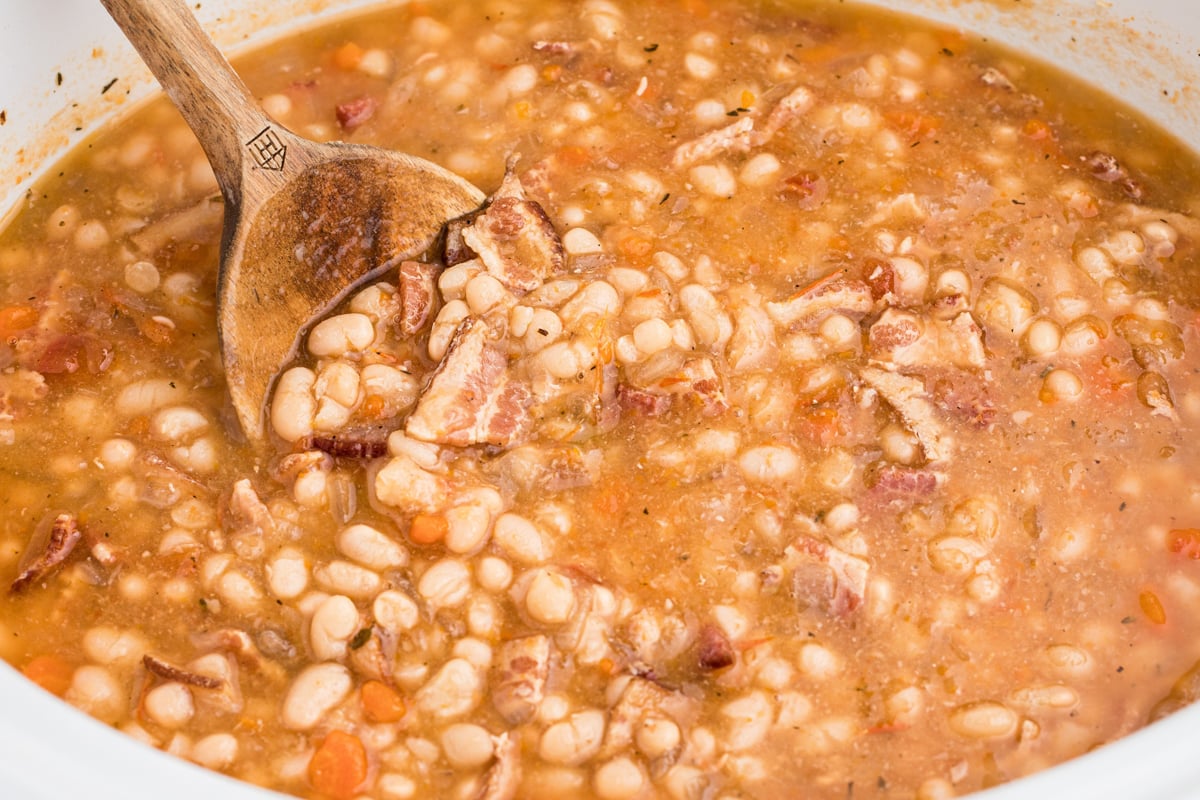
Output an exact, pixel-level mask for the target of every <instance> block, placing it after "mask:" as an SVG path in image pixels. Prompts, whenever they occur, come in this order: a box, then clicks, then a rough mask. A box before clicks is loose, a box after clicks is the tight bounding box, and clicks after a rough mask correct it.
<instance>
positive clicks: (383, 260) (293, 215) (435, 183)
mask: <svg viewBox="0 0 1200 800" xmlns="http://www.w3.org/2000/svg"><path fill="white" fill-rule="evenodd" d="M100 2H101V3H102V4H103V5H104V7H105V8H106V9H107V10H108V13H109V14H110V15H111V16H112V18H113V19H114V20H115V21H116V22H117V24H118V25H120V26H121V29H122V30H123V31H124V32H125V36H126V37H127V38H128V39H129V41H130V42H132V43H133V46H134V47H135V48H137V51H138V53H139V54H140V55H141V56H142V59H143V60H144V61H145V62H146V65H147V66H148V67H149V68H150V71H151V72H153V73H154V76H155V77H156V78H158V82H159V83H160V84H162V86H163V88H164V89H166V92H167V95H168V96H169V97H170V98H171V101H172V102H173V103H174V104H175V105H176V107H178V109H179V111H180V112H181V113H182V114H183V118H184V120H185V121H186V122H187V124H188V125H189V126H191V129H192V131H193V132H194V133H195V134H196V137H197V138H198V139H199V140H200V144H201V145H202V146H203V147H204V152H205V153H206V154H207V156H208V160H209V163H210V164H212V168H213V171H214V172H215V173H216V176H217V182H218V184H219V185H220V187H221V194H222V195H223V196H224V198H225V228H224V232H223V235H222V240H221V267H220V272H219V276H218V282H217V324H218V331H219V334H220V339H221V360H222V362H223V364H224V367H225V377H226V381H227V382H228V384H229V395H230V398H231V399H232V401H233V407H234V410H235V411H236V412H237V417H238V421H239V422H240V423H241V426H242V430H243V431H245V433H246V436H247V437H248V438H249V439H251V440H256V441H257V440H261V439H262V438H263V430H264V426H263V417H264V408H265V405H266V400H267V395H268V393H269V391H270V388H271V384H272V383H273V381H274V379H275V376H276V375H277V374H278V372H279V371H280V369H281V368H282V367H283V366H284V365H285V364H286V363H287V362H288V361H289V360H290V359H291V358H292V357H293V356H294V355H295V353H296V350H297V347H298V345H299V343H300V341H301V339H302V338H303V336H304V335H305V333H306V332H307V331H306V328H307V326H308V325H310V324H312V323H313V322H314V321H315V320H316V319H317V318H318V317H320V316H321V315H322V314H324V313H326V312H327V311H329V309H330V308H331V307H333V306H334V305H336V304H337V303H338V302H339V301H340V300H342V299H343V298H344V297H345V296H346V295H347V294H348V293H349V292H350V291H351V290H353V289H354V288H355V287H356V286H358V285H360V284H361V283H363V282H364V281H366V280H368V279H370V278H372V277H374V276H377V275H379V274H380V273H381V272H383V271H384V270H386V269H388V268H389V267H392V266H395V265H396V264H398V263H399V262H400V261H401V260H403V259H406V258H412V257H415V256H418V255H420V254H421V253H423V252H425V251H426V250H428V249H429V248H430V247H431V246H432V245H433V243H434V240H435V239H436V238H437V237H438V235H439V234H440V233H441V231H442V228H443V226H444V224H445V223H446V221H447V220H450V219H454V218H455V217H459V216H462V215H463V214H466V213H468V212H470V211H472V210H474V209H476V208H478V207H479V206H480V204H481V203H482V202H483V194H482V193H481V192H480V191H479V190H478V189H477V188H475V187H474V186H472V185H471V184H469V183H468V182H467V181H465V180H463V179H462V178H460V177H458V176H457V175H454V174H452V173H450V172H448V171H446V170H445V169H442V168H441V167H439V166H437V165H436V164H432V163H430V162H428V161H425V160H424V159H420V158H416V157H414V156H409V155H405V154H403V153H396V152H391V151H388V150H382V149H379V148H375V147H367V146H364V145H355V144H345V143H340V142H333V143H329V144H320V143H317V142H312V141H309V140H307V139H303V138H301V137H299V136H296V135H295V134H293V133H291V132H289V131H287V130H284V129H283V128H282V127H281V126H280V125H279V124H278V123H276V122H274V121H273V120H271V119H270V118H269V117H267V116H266V115H265V114H264V113H263V112H262V111H261V110H260V109H259V107H258V104H257V103H256V101H255V100H254V98H253V97H252V96H251V94H250V91H249V90H248V89H247V88H246V86H245V84H243V83H242V81H241V80H240V79H239V78H238V77H237V75H236V74H235V73H234V71H233V68H232V67H230V66H229V62H227V61H226V60H225V58H224V57H223V56H222V55H221V53H220V52H219V51H218V50H217V48H216V46H215V45H214V44H213V43H212V41H211V40H209V38H208V37H207V36H206V35H205V34H204V32H203V31H202V30H201V28H200V26H199V24H198V23H197V22H196V19H195V18H194V17H193V16H192V14H191V12H189V11H188V9H187V7H186V5H185V4H184V0H100Z"/></svg>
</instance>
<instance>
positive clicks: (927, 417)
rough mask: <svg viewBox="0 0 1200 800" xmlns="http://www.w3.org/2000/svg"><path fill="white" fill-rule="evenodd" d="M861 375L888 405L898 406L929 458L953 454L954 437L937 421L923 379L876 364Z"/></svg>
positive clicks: (936, 459)
mask: <svg viewBox="0 0 1200 800" xmlns="http://www.w3.org/2000/svg"><path fill="white" fill-rule="evenodd" d="M859 375H860V376H861V377H862V379H863V380H864V381H866V383H867V384H869V385H870V386H871V387H872V388H874V389H875V390H876V391H877V392H879V394H880V396H882V397H883V399H884V400H886V401H887V403H888V405H890V406H891V407H892V408H894V409H896V413H897V414H899V415H900V418H901V419H903V420H904V424H905V425H907V426H908V429H909V430H910V431H912V433H913V435H914V436H916V437H917V441H919V442H920V443H921V449H922V450H924V451H925V458H926V459H928V460H929V461H941V460H943V459H946V458H949V457H950V451H951V448H952V447H953V444H954V443H953V440H952V439H951V438H950V437H949V436H948V435H947V434H946V433H945V432H944V431H943V430H942V426H941V424H940V423H939V422H938V421H937V419H936V417H935V414H934V407H933V404H932V403H930V402H929V400H928V399H927V398H926V395H925V384H924V382H922V381H921V379H920V378H914V377H912V376H910V375H899V374H897V373H895V372H886V371H884V370H881V369H876V368H875V367H864V368H863V369H862V370H860V371H859Z"/></svg>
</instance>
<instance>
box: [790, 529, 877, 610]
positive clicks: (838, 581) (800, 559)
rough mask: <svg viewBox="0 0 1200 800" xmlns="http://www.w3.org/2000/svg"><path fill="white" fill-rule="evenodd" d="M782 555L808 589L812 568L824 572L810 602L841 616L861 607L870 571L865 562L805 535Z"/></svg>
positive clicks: (810, 583)
mask: <svg viewBox="0 0 1200 800" xmlns="http://www.w3.org/2000/svg"><path fill="white" fill-rule="evenodd" d="M785 552H786V554H787V557H788V561H789V563H790V566H791V567H792V569H793V570H794V571H796V572H795V574H799V575H803V576H804V579H805V581H806V582H807V583H806V585H807V586H809V587H810V588H811V587H812V586H813V585H814V584H813V583H812V575H813V570H812V567H813V566H814V565H815V566H818V567H821V568H824V569H826V570H828V572H827V574H826V575H825V580H824V583H823V584H822V585H823V587H824V588H823V591H822V593H821V594H820V595H819V596H817V597H811V596H810V600H813V601H815V602H816V604H818V605H820V607H821V608H823V609H824V610H826V611H828V612H830V613H832V614H836V615H842V614H848V613H850V612H852V611H854V610H855V609H857V608H858V607H859V606H861V605H862V603H863V600H864V599H865V598H866V594H867V575H868V574H869V572H870V565H869V564H868V563H867V562H866V561H865V560H863V559H861V558H859V557H858V556H852V555H850V554H849V553H847V552H845V551H842V550H839V549H838V548H836V547H834V546H833V545H831V544H827V543H826V542H823V541H821V540H820V539H816V538H813V537H812V536H807V535H801V536H798V537H797V538H796V540H795V542H794V543H793V544H792V545H790V546H789V547H788V548H787V550H786V551H785Z"/></svg>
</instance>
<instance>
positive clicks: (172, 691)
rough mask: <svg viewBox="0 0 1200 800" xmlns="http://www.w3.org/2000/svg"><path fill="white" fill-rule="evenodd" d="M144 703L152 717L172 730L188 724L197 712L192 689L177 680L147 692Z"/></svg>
mask: <svg viewBox="0 0 1200 800" xmlns="http://www.w3.org/2000/svg"><path fill="white" fill-rule="evenodd" d="M143 703H144V705H143V707H144V708H145V710H146V715H147V716H148V717H150V719H152V720H154V721H155V722H156V723H158V724H159V725H161V726H163V727H164V728H169V729H171V730H177V729H179V728H181V727H183V726H184V725H186V724H187V722H188V721H189V720H191V718H192V715H193V714H195V713H196V705H195V703H194V702H193V700H192V692H191V690H190V689H188V687H186V686H184V685H183V684H182V683H177V682H175V681H170V682H168V683H163V684H160V685H158V686H155V687H154V688H153V689H151V690H150V691H148V692H146V697H145V699H144V701H143Z"/></svg>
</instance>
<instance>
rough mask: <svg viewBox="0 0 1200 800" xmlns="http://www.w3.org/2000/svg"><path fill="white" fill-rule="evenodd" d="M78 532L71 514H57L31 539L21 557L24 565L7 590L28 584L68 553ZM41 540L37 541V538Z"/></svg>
mask: <svg viewBox="0 0 1200 800" xmlns="http://www.w3.org/2000/svg"><path fill="white" fill-rule="evenodd" d="M80 538H81V534H80V532H79V525H78V523H77V522H76V520H75V515H74V514H66V513H64V514H59V515H58V516H57V517H55V518H54V521H53V522H52V523H51V524H50V528H49V530H48V531H47V532H46V533H45V534H44V538H43V536H38V535H35V537H34V541H31V542H30V543H29V548H28V549H27V550H26V551H25V556H24V557H23V558H22V562H24V563H23V566H22V567H21V570H20V572H19V573H18V574H17V577H16V579H15V580H14V581H13V582H12V584H11V585H10V586H9V589H8V590H9V592H11V593H14V594H15V593H17V592H20V591H22V590H24V589H25V588H26V587H28V586H29V585H30V584H32V583H34V582H36V581H39V580H41V579H42V578H44V577H46V576H47V575H49V574H50V572H51V571H52V570H53V569H54V568H55V567H57V566H59V565H60V564H62V563H63V562H64V561H66V560H67V557H68V556H70V555H71V551H72V550H74V549H75V545H77V544H79V540H80ZM39 539H40V540H41V541H38V540H39Z"/></svg>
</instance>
